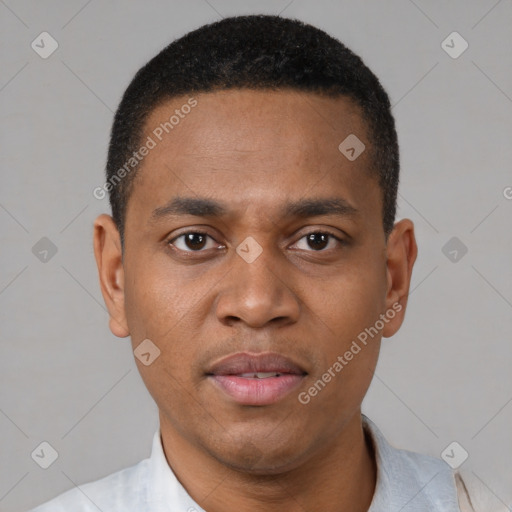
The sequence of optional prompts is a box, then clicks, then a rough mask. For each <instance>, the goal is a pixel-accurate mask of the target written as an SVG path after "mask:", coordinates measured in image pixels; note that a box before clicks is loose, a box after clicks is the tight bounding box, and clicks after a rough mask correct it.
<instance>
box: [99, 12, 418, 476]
mask: <svg viewBox="0 0 512 512" xmlns="http://www.w3.org/2000/svg"><path fill="white" fill-rule="evenodd" d="M143 148H144V149H143ZM121 169H124V172H120V170H121ZM398 177H399V158H398V144H397V135H396V131H395V126H394V120H393V117H392V114H391V110H390V102H389V99H388V96H387V94H386V92H385V91H384V89H383V88H382V86H381V85H380V83H379V81H378V79H377V78H376V77H375V75H374V74H373V73H372V72H371V71H370V70H369V69H368V68H367V67H366V66H365V65H364V63H363V62H362V60H361V59H360V58H359V57H358V56H356V55H355V54H354V53H352V52H351V51H350V50H349V49H348V48H346V47H345V46H344V45H343V44H342V43H341V42H339V41H337V40H336V39H334V38H332V37H330V36H329V35H327V34H326V33H324V32H322V31H321V30H319V29H317V28H314V27H312V26H309V25H306V24H304V23H302V22H299V21H295V20H289V19H283V18H280V17H275V16H243V17H236V18H227V19H224V20H222V21H220V22H217V23H214V24H211V25H207V26H204V27H202V28H200V29H198V30H195V31H193V32H191V33H189V34H187V35H185V36H184V37H182V38H181V39H179V40H177V41H175V42H173V43H171V44H170V45H169V46H167V47H166V48H165V49H164V50H162V51H161V52H160V53H159V54H158V55H157V56H156V57H154V58H153V59H152V60H151V61H149V62H148V63H147V64H146V65H145V66H144V67H143V68H141V69H140V70H139V71H138V73H137V74H136V75H135V77H134V79H133V80H132V82H131V83H130V85H129V86H128V88H127V90H126V92H125V94H124V96H123V99H122V101H121V104H120V105H119V108H118V110H117V112H116V115H115V120H114V124H113V128H112V134H111V140H110V146H109V154H108V162H107V183H110V186H109V187H108V191H109V193H110V202H111V206H112V217H110V216H108V215H101V216H100V217H98V219H97V220H96V223H95V255H96V259H97V262H98V269H99V274H100V283H101V289H102V293H103V296H104V298H105V301H106V304H107V306H108V309H109V312H110V328H111V330H112V332H113V333H114V334H115V335H117V336H120V337H126V336H130V337H131V340H132V345H133V348H134V349H137V347H139V346H140V344H141V343H142V342H143V341H144V340H151V343H150V345H142V346H143V347H149V348H145V349H144V350H145V353H148V352H149V353H150V356H149V357H147V356H146V361H145V363H149V362H150V364H147V365H146V364H144V363H143V362H142V361H140V360H137V364H138V365H139V369H140V371H141V375H142V377H143V379H144V381H145V383H146V385H147V387H148V389H149V391H150V393H151V394H152V396H153V397H154V399H155V401H156V402H157V405H158V406H159V410H160V418H161V425H162V432H164V430H165V432H167V434H168V435H169V436H173V437H174V438H175V439H181V440H182V441H183V442H186V443H189V444H190V445H191V446H195V447H196V448H198V449H200V450H202V451H204V452H205V453H208V454H210V455H211V456H212V457H213V458H215V459H216V460H218V461H220V462H222V463H224V464H226V465H228V466H232V467H235V468H237V469H241V470H245V471H249V470H250V471H256V472H263V473H264V472H272V471H274V472H276V471H285V470H286V469H290V468H292V467H294V466H296V465H298V464H300V463H301V461H304V460H306V459H307V458H308V457H313V456H314V455H315V454H318V453H319V451H320V450H322V449H326V448H327V444H326V443H328V442H329V439H334V438H336V436H337V435H338V434H339V433H340V432H342V431H343V429H344V428H345V426H346V425H347V424H348V423H349V421H350V420H351V419H352V418H353V417H354V415H356V414H357V413H358V411H359V410H360V405H361V402H362V399H363V397H364V395H365V393H366V391H367V389H368V386H369V384H370V382H371V377H372V373H373V370H374V368H375V365H376V362H377V358H378V353H379V349H380V341H381V338H382V337H383V336H384V337H386V336H391V335H393V334H394V333H395V332H396V331H397V330H398V328H399V327H400V325H401V323H402V320H403V316H404V313H405V306H406V303H407V293H408V289H409V283H410V277H411V272H412V266H413V264H414V260H415V257H416V244H415V241H414V234H413V226H412V223H411V222H410V221H408V220H402V221H400V222H399V223H396V224H395V223H394V221H395V212H396V195H397V187H398ZM144 343H146V344H147V342H144ZM136 352H137V351H136ZM270 353H272V354H273V355H270V356H269V357H268V360H266V362H265V363H264V364H267V365H269V364H270V365H271V366H272V365H274V366H275V365H277V364H281V365H283V364H284V366H286V365H287V364H288V363H289V365H290V372H291V377H290V379H289V380H290V383H289V384H287V386H288V387H286V386H285V387H286V389H287V390H288V391H286V392H283V393H284V394H283V395H282V396H281V395H279V397H277V398H276V396H277V395H275V393H277V391H275V389H278V388H279V384H276V386H275V389H274V391H275V393H274V394H272V393H270V395H272V396H270V395H269V396H270V398H269V400H270V401H267V402H264V403H263V402H258V403H256V402H252V401H251V399H250V398H247V397H246V399H245V401H244V399H240V396H238V399H235V398H233V396H232V394H231V393H230V392H229V390H227V389H226V387H229V386H231V385H232V384H233V383H232V382H231V381H230V382H228V384H226V382H224V383H223V382H222V379H223V378H224V377H226V375H220V376H219V372H220V370H219V368H222V369H223V371H224V373H226V371H227V370H226V368H228V367H229V366H230V364H231V363H229V362H226V358H228V357H230V356H232V355H233V354H245V355H248V356H249V357H251V356H255V357H260V356H263V359H264V358H265V357H266V356H268V354H270ZM349 353H350V354H352V355H350V354H349ZM151 354H153V355H151ZM156 354H159V355H158V357H156V358H154V356H155V355H156ZM275 354H278V355H281V356H283V357H284V358H285V359H286V360H287V361H288V363H283V361H277V359H279V358H278V357H277V356H276V355H275ZM272 358H274V361H271V360H272ZM340 358H341V359H340ZM269 361H270V362H269ZM335 363H338V364H337V365H336V364H335ZM248 364H249V365H251V364H253V363H248ZM258 364H259V363H258ZM228 369H229V368H228ZM292 370H293V371H292ZM229 371H232V372H234V369H233V368H230V370H229ZM219 377H220V378H219ZM271 378H272V379H279V378H281V379H282V376H281V377H271ZM228 380H229V379H228ZM281 382H282V381H281ZM322 383H323V384H322ZM315 389H316V391H315ZM277 394H279V393H277ZM274 395H275V396H274Z"/></svg>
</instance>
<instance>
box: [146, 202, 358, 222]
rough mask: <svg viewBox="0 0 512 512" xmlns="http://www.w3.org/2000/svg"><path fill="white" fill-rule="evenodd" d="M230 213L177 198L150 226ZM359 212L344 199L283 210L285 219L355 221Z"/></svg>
mask: <svg viewBox="0 0 512 512" xmlns="http://www.w3.org/2000/svg"><path fill="white" fill-rule="evenodd" d="M228 213H229V209H228V207H227V206H226V205H225V204H224V203H221V202H218V201H214V200H212V199H207V198H201V197H175V198H174V199H171V200H170V201H169V202H168V203H167V204H166V205H164V206H160V207H158V208H156V209H155V210H154V211H153V213H152V214H151V217H150V220H149V223H151V224H154V223H157V222H158V221H159V220H160V219H163V218H166V217H172V216H175V217H176V216H181V215H193V216H196V217H211V218H220V217H222V216H225V215H227V214H228ZM357 213H358V210H357V208H355V207H354V206H352V205H351V204H350V203H349V202H348V201H347V200H345V199H342V198H340V197H331V198H319V199H314V198H313V199H300V200H298V201H292V202H288V203H286V204H285V205H284V207H283V208H282V209H281V214H282V215H283V216H284V217H297V218H308V217H317V216H321V215H335V216H339V217H353V216H354V215H356V214H357Z"/></svg>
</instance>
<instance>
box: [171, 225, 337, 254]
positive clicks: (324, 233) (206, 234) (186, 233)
mask: <svg viewBox="0 0 512 512" xmlns="http://www.w3.org/2000/svg"><path fill="white" fill-rule="evenodd" d="M187 235H203V236H206V237H208V238H211V239H212V240H215V238H214V237H212V236H211V235H209V234H208V233H205V232H204V231H186V232H185V233H181V234H180V235H178V236H174V237H173V238H171V239H169V240H167V242H166V244H167V245H168V246H170V247H173V248H174V250H176V251H179V252H181V253H188V254H194V253H202V252H207V251H208V250H209V249H200V250H197V251H193V250H185V249H179V248H177V247H176V246H175V245H174V242H175V241H176V240H178V239H180V238H183V237H185V236H187ZM310 235H328V236H329V237H330V238H334V240H336V242H338V244H339V245H341V246H343V245H346V240H343V239H342V238H340V237H338V236H336V235H335V234H334V233H331V232H330V231H327V230H322V231H320V230H317V231H310V232H309V233H305V234H304V235H302V236H301V237H300V238H299V241H300V240H302V239H304V238H306V237H308V236H310ZM296 243H297V242H296ZM328 243H329V242H328ZM300 250H304V249H300ZM306 252H312V253H322V252H329V249H320V250H318V251H315V250H313V249H311V250H309V251H306Z"/></svg>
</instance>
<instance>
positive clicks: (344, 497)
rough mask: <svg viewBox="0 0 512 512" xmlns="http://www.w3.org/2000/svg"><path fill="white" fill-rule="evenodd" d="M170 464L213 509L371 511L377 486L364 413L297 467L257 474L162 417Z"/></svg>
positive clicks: (199, 500)
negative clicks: (230, 463)
mask: <svg viewBox="0 0 512 512" xmlns="http://www.w3.org/2000/svg"><path fill="white" fill-rule="evenodd" d="M160 428H161V433H162V442H163V446H164V451H165V454H166V458H167V462H168V463H169V465H170V467H171V468H172V470H173V472H174V474H175V475H176V476H177V478H178V480H179V481H180V482H181V484H182V485H183V486H184V488H185V489H186V490H187V492H188V493H189V494H190V496H191V497H192V498H193V499H194V500H195V501H196V502H197V503H198V504H199V505H200V506H201V507H202V508H203V509H205V510H207V511H208V512H227V511H231V510H238V511H240V512H256V511H261V510H262V505H264V510H265V511H268V512H274V511H275V512H277V511H280V512H281V511H282V510H283V507H285V509H286V510H289V511H290V512H304V510H322V511H324V512H339V511H341V510H350V511H351V512H366V511H367V510H368V508H369V506H370V503H371V501H372V498H373V493H374V490H375V482H376V472H377V471H376V463H375V458H374V454H373V449H372V446H371V443H370V441H369V439H366V437H365V435H364V432H363V428H362V422H361V414H360V411H358V412H357V414H355V415H354V416H353V418H351V420H349V422H348V423H347V424H346V425H345V427H344V428H343V430H342V431H341V432H340V433H339V434H338V436H337V437H336V438H335V439H333V440H332V442H330V443H327V444H326V445H325V446H324V447H323V448H322V450H320V451H318V452H317V453H315V454H314V455H313V456H311V457H310V458H309V459H308V460H306V461H304V462H303V463H301V464H300V465H298V466H297V467H294V468H293V469H291V470H287V471H284V472H281V473H277V474H276V473H273V474H267V475H261V474H258V475H255V474H252V473H247V472H241V471H239V470H235V469H232V468H230V467H227V466H226V465H225V464H222V463H221V462H220V461H219V460H218V459H216V458H215V457H212V456H211V455H210V454H208V453H207V452H206V451H205V450H204V449H202V448H201V447H198V446H194V445H193V444H191V443H189V442H188V441H186V440H185V439H183V438H182V437H181V436H179V434H177V433H176V432H175V431H174V430H173V429H172V428H170V426H169V425H168V424H166V422H165V421H163V418H162V417H161V418H160Z"/></svg>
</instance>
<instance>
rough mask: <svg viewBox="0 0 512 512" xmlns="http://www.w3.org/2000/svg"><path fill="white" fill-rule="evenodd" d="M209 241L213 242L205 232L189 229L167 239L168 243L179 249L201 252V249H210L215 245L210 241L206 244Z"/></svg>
mask: <svg viewBox="0 0 512 512" xmlns="http://www.w3.org/2000/svg"><path fill="white" fill-rule="evenodd" d="M211 241H213V242H215V241H214V240H213V238H212V237H211V236H210V235H208V234H207V233H201V232H198V231H189V232H187V233H183V234H181V235H179V236H177V237H175V238H173V239H172V240H169V242H168V243H169V245H173V246H174V247H176V249H179V250H180V251H185V252H201V250H202V249H212V248H214V247H215V244H213V246H212V245H211V243H210V246H208V244H209V242H211Z"/></svg>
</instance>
